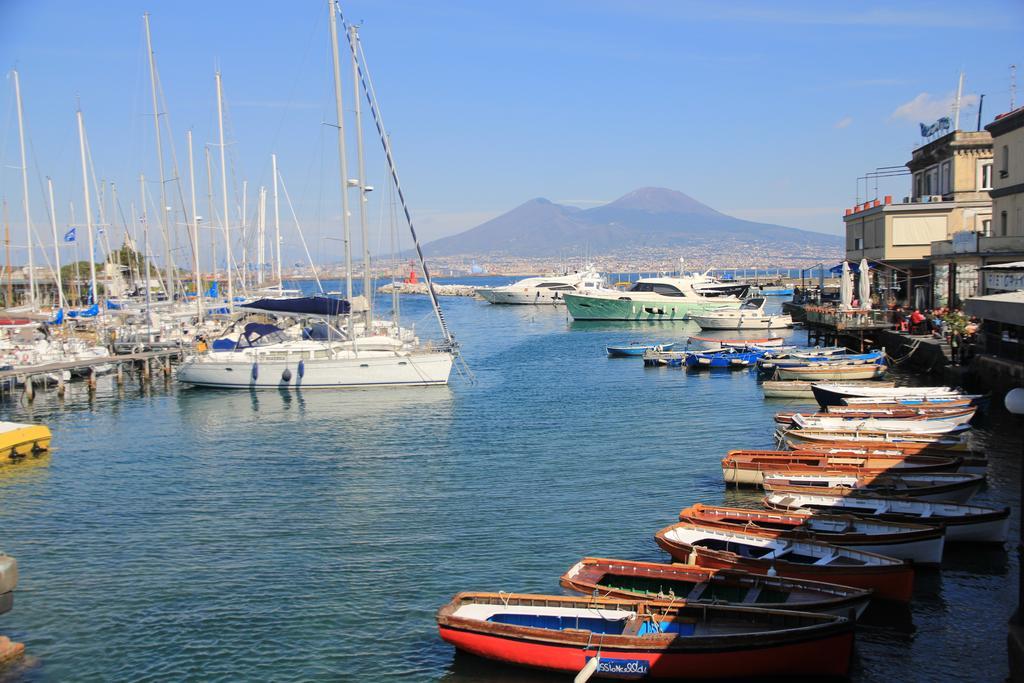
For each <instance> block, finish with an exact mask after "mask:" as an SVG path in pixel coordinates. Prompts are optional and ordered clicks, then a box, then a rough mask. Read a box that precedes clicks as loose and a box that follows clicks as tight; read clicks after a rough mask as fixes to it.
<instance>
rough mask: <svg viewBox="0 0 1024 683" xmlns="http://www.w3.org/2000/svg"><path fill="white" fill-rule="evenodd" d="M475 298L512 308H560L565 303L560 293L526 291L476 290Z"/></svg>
mask: <svg viewBox="0 0 1024 683" xmlns="http://www.w3.org/2000/svg"><path fill="white" fill-rule="evenodd" d="M476 293H477V296H479V297H480V298H481V299H483V300H484V301H486V302H488V303H491V304H508V305H512V306H562V305H564V304H565V301H564V300H563V299H562V293H561V292H553V291H550V290H548V291H542V290H539V289H532V288H531V289H528V290H524V291H517V292H513V291H509V290H503V289H483V288H481V289H478V290H476Z"/></svg>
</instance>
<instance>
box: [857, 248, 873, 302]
mask: <svg viewBox="0 0 1024 683" xmlns="http://www.w3.org/2000/svg"><path fill="white" fill-rule="evenodd" d="M858 289H859V291H858V292H857V298H858V299H860V307H861V308H862V309H863V310H865V311H867V310H870V309H871V269H870V268H868V260H867V259H866V258H862V259H861V260H860V287H859V288H858Z"/></svg>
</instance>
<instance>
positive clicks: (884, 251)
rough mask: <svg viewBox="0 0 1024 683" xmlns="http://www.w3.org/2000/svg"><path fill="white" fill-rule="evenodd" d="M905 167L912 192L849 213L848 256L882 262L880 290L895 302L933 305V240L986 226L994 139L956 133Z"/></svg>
mask: <svg viewBox="0 0 1024 683" xmlns="http://www.w3.org/2000/svg"><path fill="white" fill-rule="evenodd" d="M906 166H907V168H908V169H909V171H910V176H911V192H910V194H909V195H908V196H906V197H903V201H902V202H898V203H896V202H893V201H892V197H890V196H886V197H884V198H883V199H882V200H879V199H874V200H872V201H869V202H865V203H864V204H858V205H857V206H855V207H853V208H851V209H847V210H846V215H845V216H844V217H843V221H844V222H845V223H846V258H847V260H850V261H857V260H860V259H861V258H867V259H869V260H871V261H874V262H876V263H878V264H880V265H881V266H883V267H882V268H881V269H880V271H879V272H880V279H881V291H884V292H889V293H891V294H890V296H891V298H892V299H894V300H895V301H896V302H899V303H901V304H905V305H911V306H917V307H928V306H931V305H933V303H934V305H936V306H938V305H941V303H940V302H933V301H932V299H933V291H934V290H933V287H932V286H931V285H930V283H931V280H932V264H931V263H930V262H929V258H930V257H931V255H932V243H933V242H936V241H945V240H950V239H952V238H953V236H954V235H956V234H957V233H961V232H971V233H977V232H983V231H986V230H988V229H990V227H991V221H992V209H991V199H990V198H989V196H988V189H989V187H990V186H991V180H992V137H991V135H990V134H989V133H988V132H987V131H977V132H971V131H962V130H955V131H953V132H951V133H948V134H946V135H943V136H942V137H940V138H937V139H935V140H932V141H930V142H927V143H926V144H924V145H922V146H920V147H918V148H917V149H915V150H914V151H913V153H912V156H911V159H910V161H908V162H907V164H906ZM975 277H976V276H975ZM973 293H974V292H970V293H969V294H965V295H966V296H969V295H970V294H973ZM882 303H883V304H884V303H886V302H882Z"/></svg>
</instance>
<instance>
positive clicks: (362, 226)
mask: <svg viewBox="0 0 1024 683" xmlns="http://www.w3.org/2000/svg"><path fill="white" fill-rule="evenodd" d="M349 33H350V34H351V35H350V38H349V41H348V42H349V47H350V48H351V52H352V88H353V93H352V96H353V100H354V102H355V119H356V163H357V164H358V173H359V175H358V176H357V178H356V181H357V182H358V183H359V186H358V187H359V192H358V199H357V200H356V201H358V202H359V230H360V234H361V235H362V238H363V296H364V297H365V298H366V315H365V319H364V325H365V329H366V334H370V328H371V327H372V325H373V305H372V304H371V301H372V298H371V295H372V290H371V289H370V234H369V231H368V229H367V227H366V192H367V189H366V161H365V158H364V155H363V110H362V105H361V102H362V98H361V97H360V96H359V59H358V57H357V56H356V55H357V53H356V45H357V44H358V43H359V29H358V28H357V27H356V26H355V25H353V26H351V27H349Z"/></svg>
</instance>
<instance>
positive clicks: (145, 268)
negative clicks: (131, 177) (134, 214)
mask: <svg viewBox="0 0 1024 683" xmlns="http://www.w3.org/2000/svg"><path fill="white" fill-rule="evenodd" d="M139 195H140V197H141V200H142V250H143V254H142V284H143V286H144V287H145V288H146V332H147V337H146V338H147V339H148V340H152V339H153V331H152V325H153V313H152V309H151V307H150V299H149V297H150V291H149V290H150V287H149V219H148V217H147V210H146V176H145V175H143V174H142V173H140V174H139Z"/></svg>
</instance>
